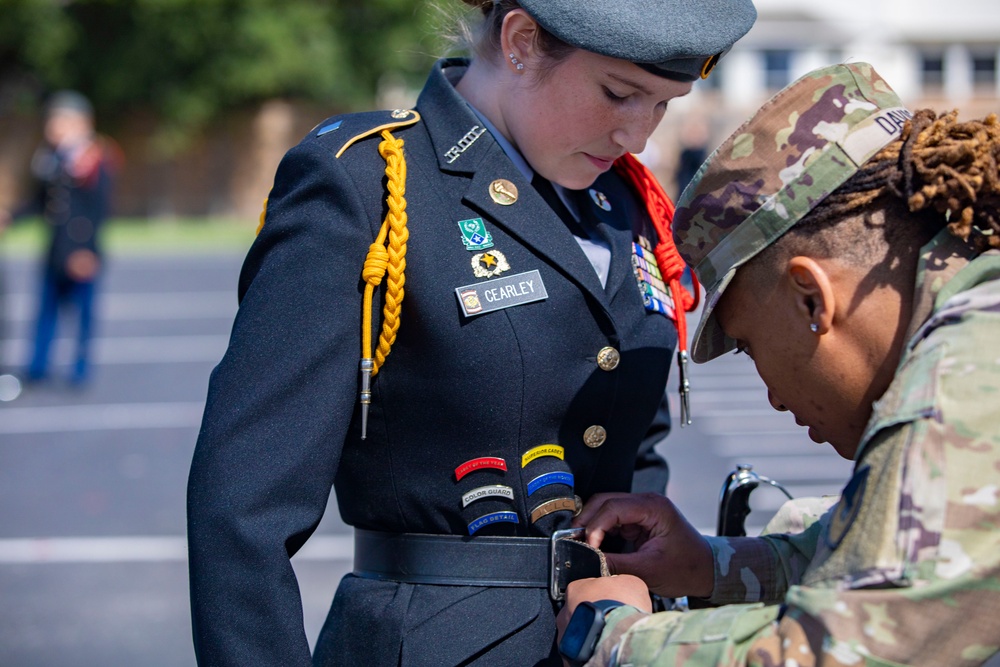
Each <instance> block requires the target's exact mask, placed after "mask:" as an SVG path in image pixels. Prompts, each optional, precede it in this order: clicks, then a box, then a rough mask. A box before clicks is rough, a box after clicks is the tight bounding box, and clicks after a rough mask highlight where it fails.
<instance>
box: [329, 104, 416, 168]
mask: <svg viewBox="0 0 1000 667" xmlns="http://www.w3.org/2000/svg"><path fill="white" fill-rule="evenodd" d="M385 116H388V118H385V120H386V122H384V123H379V124H378V125H375V126H374V127H372V126H369V125H368V124H366V125H365V128H366V129H365V130H364V131H363V132H357V133H356V134H353V135H351V136H350V138H348V139H347V141H346V142H345V143H344V144H343V145H342V146H341V147H340V149H339V150H338V151H337V153H336V157H338V158H339V157H340V156H341V155H343V154H344V151H346V150H347V149H348V148H350V147H351V146H353V145H354V144H356V143H357V142H359V141H361V140H362V139H366V138H367V137H370V136H372V135H375V134H381V133H382V132H384V131H386V130H394V129H397V128H400V127H407V126H409V125H413V124H414V123H417V122H419V121H420V114H418V113H417V112H416V111H413V110H411V109H394V110H392V111H378V112H373V113H370V114H364V115H363V117H364V120H366V121H369V122H371V121H372V120H374V121H376V122H377V121H378V120H382V119H383V118H384V117H385ZM355 117H356V118H358V116H357V115H356V116H355ZM358 120H361V118H358ZM342 123H343V121H339V120H338V121H335V122H333V123H330V124H328V125H325V126H323V127H320V128H318V129H317V131H316V136H317V137H319V136H322V135H324V134H328V133H330V132H333V131H335V130H343V129H348V128H345V127H341V125H342ZM350 129H351V130H354V129H356V128H350Z"/></svg>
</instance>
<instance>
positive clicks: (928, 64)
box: [920, 53, 944, 90]
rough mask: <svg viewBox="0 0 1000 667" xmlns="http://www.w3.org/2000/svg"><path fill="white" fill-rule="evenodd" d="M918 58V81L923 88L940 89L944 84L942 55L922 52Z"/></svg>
mask: <svg viewBox="0 0 1000 667" xmlns="http://www.w3.org/2000/svg"><path fill="white" fill-rule="evenodd" d="M920 59H921V63H920V82H921V83H922V84H923V86H924V89H925V90H926V89H928V88H930V89H932V90H940V89H941V88H942V87H943V86H944V55H942V54H940V53H924V54H923V55H921V57H920Z"/></svg>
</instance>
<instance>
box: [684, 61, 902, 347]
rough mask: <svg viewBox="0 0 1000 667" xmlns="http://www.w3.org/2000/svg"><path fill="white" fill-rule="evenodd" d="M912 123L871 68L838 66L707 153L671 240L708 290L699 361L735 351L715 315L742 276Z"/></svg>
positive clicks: (794, 88) (792, 89)
mask: <svg viewBox="0 0 1000 667" xmlns="http://www.w3.org/2000/svg"><path fill="white" fill-rule="evenodd" d="M911 117H912V114H911V113H910V112H909V111H908V110H907V109H906V108H904V107H903V104H902V102H901V101H900V99H899V97H898V96H897V95H896V93H895V92H893V90H892V89H891V88H890V87H889V85H888V84H887V83H886V82H885V81H884V80H883V79H882V77H880V76H879V75H878V74H877V73H876V72H875V70H874V69H873V68H872V66H871V65H869V64H867V63H853V64H849V65H834V66H831V67H824V68H821V69H818V70H815V71H813V72H810V73H809V74H806V75H805V76H803V77H802V78H800V79H798V80H797V81H795V82H794V83H792V84H790V85H789V86H788V87H786V88H785V89H783V90H782V91H781V92H779V93H778V94H777V95H775V96H774V97H772V98H771V99H770V100H769V101H768V102H767V103H765V104H764V106H763V107H761V108H760V109H759V110H758V111H757V112H756V113H755V114H754V115H753V116H752V117H751V118H750V120H748V121H747V122H746V123H744V124H743V126H742V127H740V128H739V129H738V130H736V132H734V133H733V134H732V135H730V137H729V138H728V139H726V141H724V142H723V143H722V144H721V145H720V146H719V148H717V149H716V150H715V152H714V153H712V155H710V156H709V158H708V159H707V160H706V161H705V163H704V164H703V165H702V166H701V169H700V170H699V171H698V173H697V174H695V176H694V178H693V179H692V180H691V182H690V183H689V184H688V186H687V187H686V188H685V189H684V192H683V193H682V194H681V197H680V200H679V202H678V205H677V210H676V213H675V214H674V223H673V230H674V243H675V244H676V245H677V249H678V251H679V252H680V254H681V256H682V257H683V258H684V260H685V261H686V262H687V263H688V265H689V266H691V267H692V268H693V269H694V272H695V275H697V277H698V280H699V281H700V282H701V284H702V285H704V286H705V290H706V295H705V306H704V309H703V310H702V315H701V322H700V323H699V324H698V329H697V331H696V332H695V338H694V345H693V349H692V359H694V361H696V362H698V363H702V362H705V361H708V360H709V359H713V358H715V357H717V356H719V355H720V354H723V353H725V352H728V351H730V350H732V349H734V348H735V346H736V342H735V341H734V340H732V339H731V338H728V337H727V336H726V335H725V334H724V333H723V331H722V328H721V327H720V326H719V324H718V322H717V321H716V317H715V307H716V305H718V303H719V299H720V298H722V295H723V293H724V292H725V290H726V287H728V286H729V284H730V282H731V281H732V279H733V277H734V276H735V275H736V270H737V269H738V268H739V267H740V266H742V265H743V264H745V263H746V262H747V261H749V260H750V259H752V258H753V257H755V256H756V255H757V254H758V253H760V252H761V251H762V250H764V249H765V248H767V247H768V246H770V245H771V244H772V243H774V242H775V241H776V240H777V239H779V238H780V237H781V236H782V235H783V234H784V233H785V232H787V231H788V230H789V229H790V228H791V227H792V226H793V225H795V223H797V222H798V221H799V220H801V219H802V218H803V217H804V216H806V215H807V214H808V213H809V212H810V211H811V210H812V209H813V208H815V207H816V205H817V204H819V203H820V202H821V201H823V200H824V199H825V198H826V197H827V196H828V195H830V194H831V193H832V192H834V191H835V190H836V189H837V188H838V187H840V186H841V185H842V184H843V183H844V182H845V181H846V180H847V179H848V178H850V177H851V176H852V175H853V174H855V173H856V172H857V171H858V169H859V168H860V167H861V165H863V164H864V163H865V162H867V161H868V160H869V159H871V158H872V157H873V156H874V155H875V154H876V153H878V152H879V151H880V150H881V149H882V148H884V147H885V146H887V145H888V144H889V143H891V142H892V141H894V140H895V139H897V138H899V136H900V133H901V132H902V128H903V125H904V124H905V122H906V120H908V119H909V118H911Z"/></svg>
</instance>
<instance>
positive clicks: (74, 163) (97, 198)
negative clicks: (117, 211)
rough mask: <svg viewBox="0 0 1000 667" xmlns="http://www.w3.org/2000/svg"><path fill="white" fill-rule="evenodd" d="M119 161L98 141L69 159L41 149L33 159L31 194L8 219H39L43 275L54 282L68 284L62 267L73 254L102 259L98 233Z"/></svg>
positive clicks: (110, 146)
mask: <svg viewBox="0 0 1000 667" xmlns="http://www.w3.org/2000/svg"><path fill="white" fill-rule="evenodd" d="M119 160H120V158H119V155H118V149H117V147H116V146H115V145H114V144H113V143H112V142H111V141H110V140H109V139H106V138H103V137H101V138H98V139H95V140H94V141H92V142H87V144H86V145H85V146H84V147H81V149H80V150H76V151H71V152H69V153H68V154H67V153H64V152H60V151H55V150H52V149H51V148H48V147H45V148H40V149H39V150H38V151H36V153H35V155H34V157H33V158H32V165H31V167H32V174H33V176H34V177H35V184H34V189H33V191H32V194H31V197H30V198H29V199H28V200H27V201H26V202H25V203H24V204H23V205H22V206H21V207H20V208H18V209H17V210H15V212H14V215H13V217H14V218H15V219H20V218H24V217H26V216H29V215H41V216H42V217H43V218H44V220H45V222H46V223H47V224H46V226H47V228H48V231H49V239H48V251H47V254H46V256H45V270H46V272H47V273H48V274H49V275H51V276H53V277H54V278H56V280H57V281H62V280H67V279H69V277H68V276H67V275H66V263H67V260H68V259H69V257H70V255H72V254H73V253H74V252H76V251H78V250H86V251H90V252H93V253H94V254H95V255H97V256H100V255H101V246H100V244H99V235H98V232H99V229H100V227H101V225H103V224H104V221H105V220H106V219H107V218H108V215H109V214H110V209H111V194H112V185H113V178H114V173H115V171H116V170H117V163H118V162H119Z"/></svg>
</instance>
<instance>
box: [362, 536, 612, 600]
mask: <svg viewBox="0 0 1000 667" xmlns="http://www.w3.org/2000/svg"><path fill="white" fill-rule="evenodd" d="M582 534H583V529H582V528H571V529H569V530H558V531H556V532H555V533H553V535H552V537H551V538H548V537H486V536H483V537H464V536H461V535H429V534H424V533H381V532H376V531H372V530H362V529H357V528H356V529H355V530H354V574H355V575H357V576H359V577H364V578H366V579H381V580H383V581H399V582H403V583H409V584H437V585H444V586H494V587H510V588H547V589H548V590H549V595H550V596H551V597H552V599H553V600H562V599H563V598H564V597H565V595H566V586H568V585H569V583H570V582H571V581H576V580H577V579H584V578H587V577H600V576H601V575H602V574H604V575H606V574H607V566H606V564H605V561H604V555H603V554H602V553H601V552H600V551H598V550H597V549H594V548H593V547H591V546H590V545H588V544H586V543H585V542H580V541H578V540H577V539H574V538H576V537H579V536H581V535H582Z"/></svg>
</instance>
